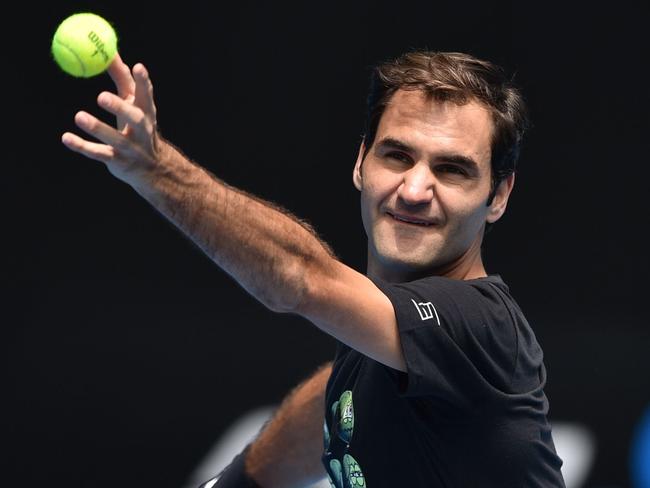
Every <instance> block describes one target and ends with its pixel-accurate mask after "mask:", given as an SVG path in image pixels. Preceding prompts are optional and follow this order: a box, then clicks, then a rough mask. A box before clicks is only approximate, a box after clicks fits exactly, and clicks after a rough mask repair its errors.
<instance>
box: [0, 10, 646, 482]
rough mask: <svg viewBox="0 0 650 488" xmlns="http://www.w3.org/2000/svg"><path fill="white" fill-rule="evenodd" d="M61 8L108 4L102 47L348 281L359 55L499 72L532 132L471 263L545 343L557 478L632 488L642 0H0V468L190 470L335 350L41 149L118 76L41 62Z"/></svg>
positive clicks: (642, 433)
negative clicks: (317, 243) (296, 224)
mask: <svg viewBox="0 0 650 488" xmlns="http://www.w3.org/2000/svg"><path fill="white" fill-rule="evenodd" d="M81 11H92V12H95V13H98V14H100V15H102V16H104V17H105V18H106V19H108V20H109V21H110V22H111V23H112V24H113V25H114V27H115V28H116V30H117V33H118V36H119V50H120V53H121V55H122V57H123V59H124V60H125V61H126V62H127V63H128V64H129V65H131V66H132V65H133V64H135V63H136V62H143V63H144V64H145V65H146V66H147V67H148V69H149V71H150V74H151V77H152V79H153V82H154V86H155V96H156V103H157V106H158V114H159V125H160V129H161V131H162V134H163V135H164V136H165V137H166V138H168V139H170V140H171V141H173V142H174V143H175V144H176V145H177V146H180V147H181V148H182V149H183V150H184V151H185V152H186V153H187V154H188V155H189V156H190V157H191V158H193V159H194V160H195V161H197V162H199V163H200V164H202V165H203V166H205V167H206V168H208V169H209V170H210V171H212V172H213V173H215V174H216V175H217V176H218V177H220V178H222V179H224V180H226V181H227V182H229V183H230V184H232V185H234V186H237V187H240V188H242V189H245V190H247V191H249V192H252V193H254V194H256V195H259V196H261V197H263V198H265V199H268V200H272V201H274V202H276V203H278V204H280V205H282V206H284V207H286V208H288V209H290V210H291V211H292V212H294V213H295V214H296V215H298V216H299V217H301V218H304V219H306V220H308V221H309V222H311V223H312V224H313V225H314V226H315V228H316V229H317V231H318V232H319V233H320V235H321V236H322V237H323V238H324V239H325V240H326V241H327V242H329V243H330V244H331V245H332V247H333V248H334V250H335V251H336V253H337V254H338V255H339V256H340V258H341V259H342V260H343V261H344V262H346V263H347V264H349V265H350V266H352V267H354V268H355V269H358V270H359V271H364V269H365V246H366V243H365V235H364V233H363V228H362V226H361V220H360V217H359V204H358V194H357V192H356V190H355V189H354V187H353V186H352V182H351V171H352V167H353V164H354V161H355V158H356V155H357V149H358V144H359V142H360V140H361V134H362V130H363V118H364V104H365V94H366V88H367V85H368V79H369V73H370V67H371V66H372V65H373V64H375V63H378V62H381V61H383V60H386V59H388V58H391V57H394V56H397V55H399V54H401V53H402V52H404V51H406V50H411V49H430V50H441V51H463V52H468V53H470V54H473V55H475V56H478V57H482V58H485V59H488V60H491V61H493V62H495V63H497V64H500V65H502V66H503V67H505V68H506V69H507V70H508V72H510V73H512V74H513V75H514V78H515V81H516V82H518V84H519V85H520V86H521V88H522V89H523V92H524V95H525V96H526V98H527V100H528V102H529V105H530V110H531V116H532V121H533V127H532V129H531V131H530V132H529V135H528V139H527V141H526V143H525V145H524V148H523V153H522V157H521V161H520V167H519V169H518V176H517V184H516V186H515V190H514V193H513V196H512V198H511V201H510V206H509V208H508V212H507V214H506V215H505V217H504V218H503V219H502V221H501V222H500V223H499V224H498V225H496V226H495V228H494V229H493V231H492V232H491V233H490V235H489V236H488V238H487V242H486V243H485V256H484V257H485V261H486V264H487V268H488V271H489V272H492V273H499V274H501V275H502V277H503V278H504V279H505V281H506V282H507V283H508V284H509V286H510V288H511V291H512V293H513V295H514V296H515V297H516V298H517V299H518V301H519V303H520V305H521V307H522V308H523V310H524V312H525V313H526V314H527V316H528V318H529V321H530V322H531V324H532V326H533V328H534V329H535V331H536V333H537V336H538V339H539V341H540V343H541V345H542V347H543V349H544V351H545V358H546V365H547V368H548V385H547V388H546V393H547V395H548V397H549V400H550V405H551V411H550V418H551V420H552V422H553V423H554V426H557V430H556V443H557V444H558V450H559V451H561V452H560V453H561V455H562V456H563V457H564V458H565V469H572V470H573V471H572V472H571V473H568V472H567V473H565V476H567V480H568V479H569V477H571V482H570V483H569V481H567V484H568V485H569V484H571V486H574V487H577V486H584V487H593V488H614V487H616V488H618V487H635V488H641V487H642V488H648V487H649V486H650V473H649V471H650V410H649V409H650V331H649V330H648V325H649V324H648V319H647V304H648V301H649V294H648V292H649V287H648V285H647V277H648V273H649V271H650V269H649V265H648V254H647V248H648V245H647V238H646V237H644V236H645V235H646V233H645V232H646V227H648V203H647V197H648V189H647V186H648V177H649V176H650V170H649V159H648V153H649V137H648V128H649V127H648V110H649V109H650V103H649V96H648V87H647V84H648V81H647V76H646V74H645V73H646V71H647V70H646V66H645V63H646V62H647V60H648V43H647V32H646V30H647V26H646V24H647V16H646V14H645V13H644V8H643V7H642V4H641V3H637V2H627V1H623V2H616V3H614V4H612V3H609V4H607V3H605V4H602V5H601V6H598V5H597V4H596V3H595V2H594V3H585V4H582V5H579V4H574V3H570V2H564V3H561V4H558V5H552V4H551V3H548V2H491V1H475V2H468V1H465V2H446V1H435V2H414V1H408V0H407V1H400V2H370V1H359V2H345V3H344V2H340V3H338V2H290V3H287V2H261V1H248V0H241V1H238V2H235V3H227V4H226V3H222V4H217V3H213V2H210V3H208V2H205V3H203V2H190V1H186V2H182V3H180V4H179V3H171V2H169V3H163V2H159V3H158V2H157V3H153V2H152V3H146V2H127V1H122V0H116V1H111V2H108V1H97V2H72V1H67V0H65V1H59V2H51V3H46V4H44V5H42V6H36V5H35V4H31V3H29V4H28V3H26V2H24V4H23V5H20V4H18V3H14V4H13V5H12V6H11V7H9V11H8V12H5V15H6V17H5V24H7V25H6V27H5V29H6V31H7V32H8V33H9V35H8V37H7V38H6V42H7V45H6V46H5V58H6V61H5V62H4V63H3V76H2V78H3V85H4V86H5V89H4V90H3V91H4V92H5V93H4V95H5V97H4V98H5V102H8V104H9V107H8V109H6V110H5V114H6V115H5V126H6V127H8V128H9V131H7V130H6V129H5V130H4V132H3V133H4V136H3V145H2V146H3V150H4V151H3V153H4V158H5V168H6V169H8V176H7V172H6V170H5V173H4V174H5V175H6V176H5V177H4V178H2V180H1V181H2V192H1V193H2V199H3V202H2V203H3V205H2V216H3V227H4V229H3V241H4V245H5V246H6V247H5V252H4V253H3V256H4V261H5V262H4V263H3V269H4V272H3V273H2V275H3V278H4V279H3V283H2V287H3V290H2V291H3V293H2V295H3V302H4V304H3V308H4V310H5V313H4V314H3V315H4V320H2V323H3V325H2V327H1V328H0V331H1V332H0V333H1V334H2V335H1V336H0V337H1V340H0V342H1V344H2V355H1V361H2V367H1V370H0V374H1V377H0V380H1V385H2V390H1V391H2V396H1V397H2V401H1V402H0V403H1V407H0V408H1V409H2V415H1V416H0V418H1V420H0V422H1V424H0V429H1V430H0V438H1V439H2V441H1V442H2V444H3V450H4V454H3V455H2V456H1V458H2V461H1V462H2V464H4V467H3V470H2V473H3V478H4V480H3V484H7V486H11V484H9V482H11V483H21V484H22V485H24V486H37V484H40V483H46V482H47V483H49V484H48V486H63V485H65V486H75V487H76V486H79V487H86V486H88V487H90V486H92V487H111V488H114V487H116V486H120V487H131V486H134V487H135V486H137V487H142V486H155V487H157V488H163V487H170V488H171V487H174V488H177V487H182V486H192V483H193V482H194V479H195V478H196V477H197V476H198V477H200V475H201V473H202V472H199V471H200V470H201V469H204V470H205V469H207V471H210V469H212V468H213V467H215V466H216V464H215V465H210V463H212V462H214V463H216V462H217V461H214V458H213V456H215V451H214V449H215V446H218V445H219V442H220V440H223V439H224V438H225V437H224V436H226V435H230V434H232V432H233V431H232V429H233V428H235V426H238V425H239V426H241V425H243V427H242V429H243V430H242V431H241V432H248V433H250V432H252V431H255V430H256V427H254V426H255V425H259V422H261V419H263V418H265V416H266V415H268V413H269V412H270V411H272V409H273V408H274V406H275V405H277V404H278V403H279V401H280V400H281V399H282V398H283V396H284V395H285V393H286V392H287V391H288V390H289V389H290V388H291V387H292V386H294V385H295V384H297V383H298V382H299V381H301V380H303V379H304V378H306V377H307V376H308V375H309V374H310V373H311V372H312V371H313V370H315V369H316V368H317V367H318V366H319V365H320V364H322V363H324V362H325V361H328V360H330V359H332V357H333V355H334V342H333V340H332V339H330V338H329V337H328V336H326V335H324V334H323V333H321V332H320V331H318V330H317V329H316V328H315V327H314V326H312V325H311V324H309V323H308V322H306V321H304V320H302V319H300V318H298V317H294V316H281V315H275V314H273V313H271V312H269V311H267V310H266V309H265V308H264V307H262V306H261V305H260V304H258V303H257V302H256V301H255V300H253V299H252V298H251V297H249V296H248V295H247V294H246V293H245V292H244V291H243V289H241V288H240V287H239V286H238V285H237V284H236V283H235V282H234V281H232V280H231V279H230V278H229V277H228V276H227V275H226V274H225V273H223V272H222V271H220V270H219V269H218V268H217V267H216V266H215V265H213V264H212V263H211V261H210V260H209V259H208V258H207V257H205V256H204V255H203V254H202V253H201V252H200V251H199V249H198V248H197V247H196V246H194V244H192V243H191V242H190V241H189V240H188V239H187V238H185V237H184V236H182V235H181V234H180V233H179V232H178V231H177V230H175V228H174V227H173V226H172V225H171V224H170V223H168V222H167V221H166V220H164V219H163V218H162V217H161V216H160V215H159V214H157V213H156V211H155V210H154V209H153V208H152V207H150V206H149V205H148V204H147V203H146V202H145V201H144V200H142V199H141V198H140V197H139V196H138V195H137V194H136V193H135V192H134V191H132V190H131V189H130V188H129V187H127V186H126V185H125V184H123V183H121V182H120V181H118V180H116V179H115V178H113V177H112V176H111V175H110V174H109V173H108V171H107V170H106V169H105V167H104V166H103V165H102V164H101V163H98V162H95V161H91V160H87V159H84V158H83V157H81V156H78V155H76V154H74V153H72V152H70V151H69V150H67V149H66V148H65V147H64V146H63V145H62V144H61V143H60V137H61V134H62V133H63V132H64V131H67V130H72V131H75V132H77V133H80V132H79V131H78V130H77V129H76V127H75V125H74V123H73V116H74V114H75V113H76V112H77V111H78V110H82V109H83V110H86V111H89V112H91V113H93V114H95V115H97V116H100V117H102V118H103V119H104V120H111V117H110V116H109V115H108V114H107V113H105V112H103V111H102V110H101V109H99V108H98V107H97V104H96V102H95V100H96V97H97V95H98V94H99V93H100V92H101V91H103V90H113V86H112V84H111V80H110V78H109V77H108V75H106V74H104V75H100V76H98V77H96V78H92V79H87V80H83V79H75V78H72V77H70V76H68V75H66V74H65V73H63V72H62V71H60V70H59V69H58V67H57V66H56V65H55V63H54V62H53V60H52V59H51V56H50V42H51V37H52V35H53V33H54V31H55V29H56V27H57V25H58V23H59V22H61V21H62V20H63V19H64V18H65V17H67V16H68V15H70V14H72V13H75V12H81ZM25 44H26V45H25ZM251 416H252V417H251ZM251 419H252V420H251ZM644 419H645V420H644ZM249 421H250V422H249ZM241 422H244V424H242V423H241ZM246 422H249V423H246ZM251 422H252V423H251ZM229 429H231V430H229ZM241 432H240V433H241ZM230 449H231V450H232V449H233V447H232V446H230ZM217 457H218V456H217ZM226 457H228V456H226ZM222 458H223V455H222ZM219 462H227V461H219ZM206 463H207V465H206ZM206 466H207V468H206ZM197 470H198V471H197ZM207 471H206V472H207ZM197 473H198V474H197Z"/></svg>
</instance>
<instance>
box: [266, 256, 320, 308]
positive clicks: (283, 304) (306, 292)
mask: <svg viewBox="0 0 650 488" xmlns="http://www.w3.org/2000/svg"><path fill="white" fill-rule="evenodd" d="M329 261H332V258H331V257H330V256H329V255H328V254H326V253H322V254H320V253H319V254H316V255H308V256H302V257H300V258H297V259H296V260H295V261H294V262H293V263H291V264H290V265H285V267H284V273H285V277H284V280H283V281H284V283H285V285H286V286H280V287H277V288H276V290H275V293H273V296H272V297H270V296H269V297H268V298H267V299H266V300H265V301H264V304H265V306H266V307H268V308H269V309H270V310H271V311H273V312H277V313H293V314H297V315H302V316H307V315H308V311H309V310H310V309H311V306H312V305H311V304H312V303H313V301H314V299H315V297H316V296H317V294H318V293H317V291H318V289H319V287H320V285H321V284H322V282H323V280H324V279H325V275H326V274H327V273H326V270H327V269H328V266H329V264H328V263H329Z"/></svg>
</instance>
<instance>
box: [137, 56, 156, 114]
mask: <svg viewBox="0 0 650 488" xmlns="http://www.w3.org/2000/svg"><path fill="white" fill-rule="evenodd" d="M133 76H134V78H135V104H136V105H137V106H138V107H140V108H141V109H142V110H143V111H144V113H146V114H148V115H150V116H151V120H153V121H155V119H156V106H155V104H154V101H153V83H151V79H150V78H149V72H148V71H147V68H145V67H144V65H143V64H142V63H138V64H136V65H135V66H134V67H133Z"/></svg>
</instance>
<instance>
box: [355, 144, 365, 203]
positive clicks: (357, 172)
mask: <svg viewBox="0 0 650 488" xmlns="http://www.w3.org/2000/svg"><path fill="white" fill-rule="evenodd" d="M365 150H366V144H365V140H364V141H361V145H360V146H359V154H358V155H357V162H356V163H355V164H354V170H352V182H353V183H354V186H355V187H356V188H357V190H359V191H361V189H362V188H363V176H362V175H361V164H363V153H364V152H365Z"/></svg>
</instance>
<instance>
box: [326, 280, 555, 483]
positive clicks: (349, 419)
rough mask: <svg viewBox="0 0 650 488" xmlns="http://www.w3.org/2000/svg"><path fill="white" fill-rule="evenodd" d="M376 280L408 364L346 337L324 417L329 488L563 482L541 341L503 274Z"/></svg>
mask: <svg viewBox="0 0 650 488" xmlns="http://www.w3.org/2000/svg"><path fill="white" fill-rule="evenodd" d="M375 284H376V285H377V286H378V287H379V288H380V289H381V290H382V291H383V292H384V293H385V294H386V295H387V296H388V298H389V299H390V301H391V302H392V304H393V307H394V309H395V314H396V317H397V324H398V329H399V335H400V339H401V343H402V350H403V353H404V359H405V362H406V367H407V372H406V373H403V372H401V371H397V370H395V369H392V368H390V367H388V366H385V365H383V364H381V363H378V362H376V361H374V360H373V359H370V358H368V357H367V356H364V355H363V354H361V353H359V352H357V351H355V350H353V349H351V348H349V347H348V346H346V345H345V344H343V343H339V344H338V347H337V352H336V358H335V361H334V367H333V369H332V374H331V376H330V379H329V382H328V384H327V392H326V415H325V426H324V428H325V433H324V434H325V435H324V441H325V450H324V454H323V464H324V465H325V468H326V470H327V471H328V474H329V476H330V481H331V482H332V485H333V486H336V487H337V488H353V487H362V486H368V487H369V488H380V487H391V488H396V487H400V488H401V487H408V488H416V487H418V488H419V487H422V488H424V487H426V488H437V487H458V488H473V487H477V488H479V487H480V488H487V487H499V488H510V487H513V488H515V487H516V488H522V487H523V488H533V487H564V482H563V480H562V474H561V472H560V466H561V465H562V461H561V460H560V458H559V457H558V456H557V454H556V451H555V447H554V444H553V439H552V437H551V428H550V425H549V423H548V420H547V413H548V401H547V399H546V396H545V394H544V391H543V388H544V385H545V383H546V370H545V367H544V364H543V362H542V350H541V348H540V346H539V344H538V343H537V340H536V339H535V335H534V333H533V331H532V329H531V328H530V326H529V324H528V322H527V321H526V319H525V318H524V316H523V314H522V312H521V310H520V309H519V307H518V306H517V304H516V303H515V301H514V300H513V299H512V297H511V296H510V293H509V291H508V287H507V286H506V285H505V283H504V282H503V281H502V280H501V278H500V277H499V276H498V275H491V276H489V277H486V278H479V279H475V280H465V281H463V280H453V279H449V278H443V277H437V276H434V277H428V278H424V279H421V280H417V281H413V282H409V283H400V284H388V283H384V282H380V281H378V280H375Z"/></svg>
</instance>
